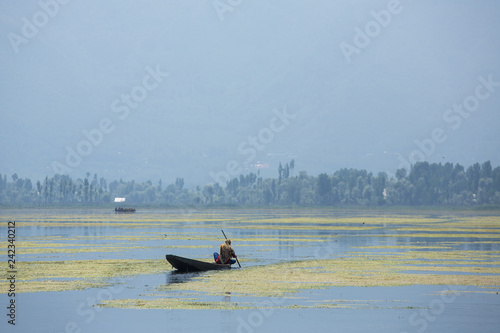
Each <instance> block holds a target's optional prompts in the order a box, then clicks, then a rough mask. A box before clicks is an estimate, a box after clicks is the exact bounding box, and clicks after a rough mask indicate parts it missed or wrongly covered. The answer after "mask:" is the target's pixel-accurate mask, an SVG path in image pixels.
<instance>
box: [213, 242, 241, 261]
mask: <svg viewBox="0 0 500 333" xmlns="http://www.w3.org/2000/svg"><path fill="white" fill-rule="evenodd" d="M232 258H237V257H236V253H234V250H233V248H232V247H231V240H230V239H226V241H225V242H224V243H223V244H221V245H220V255H219V254H217V252H216V253H214V259H215V262H216V263H217V264H226V265H227V264H231V265H232V264H234V263H235V262H236V260H235V259H232Z"/></svg>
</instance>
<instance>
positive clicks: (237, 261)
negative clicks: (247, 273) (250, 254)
mask: <svg viewBox="0 0 500 333" xmlns="http://www.w3.org/2000/svg"><path fill="white" fill-rule="evenodd" d="M220 231H222V234H223V235H224V238H225V239H227V237H226V234H225V233H224V230H222V229H221V230H220ZM236 262H237V263H238V266H240V268H241V265H240V262H239V260H238V257H236Z"/></svg>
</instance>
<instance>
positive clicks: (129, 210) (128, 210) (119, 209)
mask: <svg viewBox="0 0 500 333" xmlns="http://www.w3.org/2000/svg"><path fill="white" fill-rule="evenodd" d="M115 213H135V208H123V207H116V208H115Z"/></svg>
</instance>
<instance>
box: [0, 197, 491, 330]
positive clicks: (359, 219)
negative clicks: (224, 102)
mask: <svg viewBox="0 0 500 333" xmlns="http://www.w3.org/2000/svg"><path fill="white" fill-rule="evenodd" d="M0 214H1V215H0V220H1V229H0V239H1V241H0V244H1V246H2V247H3V248H4V253H5V255H4V256H3V258H4V263H3V264H2V269H3V272H4V274H3V276H6V277H9V276H10V274H11V273H9V272H10V271H11V270H10V269H9V268H8V260H9V258H8V257H7V250H8V245H9V244H12V242H11V243H9V242H8V239H9V238H8V233H9V231H8V229H9V228H8V221H16V224H15V245H16V253H15V259H16V263H15V267H14V269H15V280H16V281H15V289H16V295H15V297H11V296H9V295H8V294H9V292H8V290H9V286H10V282H7V280H8V279H4V281H2V282H1V283H0V286H1V287H2V290H1V293H0V307H1V308H2V309H4V310H3V312H4V314H3V315H2V316H1V317H0V318H2V319H1V322H0V327H1V329H0V330H1V332H57V333H59V332H138V331H141V332H142V331H147V332H165V331H173V332H275V331H290V332H311V331H338V332H360V331H369V332H451V331H453V332H455V331H457V332H498V329H499V327H500V316H499V314H500V295H499V292H500V214H497V213H492V212H445V211H431V212H426V211H422V210H420V211H397V212H384V211H369V210H362V211H349V210H333V209H276V210H271V209H253V210H248V209H228V210H222V209H220V210H203V209H194V208H188V207H186V208H182V209H173V210H147V209H144V210H138V211H137V212H136V213H135V214H115V213H114V212H113V211H111V210H105V209H95V210H64V209H55V210H13V209H12V210H10V209H9V210H1V211H0ZM221 230H224V231H225V233H226V235H227V236H228V237H229V238H231V239H232V240H233V247H234V249H235V251H236V253H237V254H238V258H239V260H240V263H241V265H242V269H232V270H230V271H222V272H204V273H191V274H178V273H177V272H176V271H174V270H172V268H171V266H170V265H169V264H168V263H167V262H166V261H165V255H166V254H176V255H179V256H184V257H189V258H194V259H200V260H206V261H210V260H213V259H211V258H213V257H212V253H213V252H215V251H218V248H219V245H220V244H221V243H222V242H223V241H224V237H223V235H222V233H221ZM234 266H235V267H237V265H234ZM11 300H14V301H15V325H11V324H9V323H8V320H11V319H9V317H8V316H7V314H8V311H10V310H9V309H7V306H9V304H10V303H9V302H11Z"/></svg>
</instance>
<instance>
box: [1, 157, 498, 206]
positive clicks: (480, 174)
mask: <svg viewBox="0 0 500 333" xmlns="http://www.w3.org/2000/svg"><path fill="white" fill-rule="evenodd" d="M294 168H295V161H294V160H292V161H290V162H289V163H285V165H282V164H281V163H280V164H279V167H278V175H277V176H278V177H277V178H262V177H260V174H259V173H253V172H252V173H249V174H246V175H240V176H239V177H234V178H232V179H231V180H230V181H228V182H227V183H226V184H222V185H221V184H219V183H215V184H207V185H205V186H197V187H195V188H193V189H188V188H186V187H185V186H184V179H183V178H177V179H176V180H175V182H173V183H171V184H168V185H166V186H165V185H164V184H163V183H162V181H161V180H160V181H159V182H158V183H156V184H153V183H152V182H151V181H149V180H148V181H146V182H136V181H134V180H129V181H124V180H122V179H120V180H113V181H108V180H106V179H104V178H102V177H101V178H99V177H98V175H97V174H94V175H93V176H91V174H90V173H87V174H86V177H85V178H83V179H81V178H78V179H72V178H71V177H70V176H68V175H60V174H56V175H54V176H53V177H48V176H47V177H45V179H44V180H42V181H40V180H38V181H36V183H34V182H32V181H31V180H30V179H29V178H21V177H19V176H18V175H17V174H13V175H12V176H10V177H7V175H2V174H0V205H3V206H7V205H26V206H40V207H41V206H69V205H85V206H92V205H108V206H109V205H110V204H112V203H113V201H114V198H115V197H125V198H126V205H140V206H148V205H151V206H183V205H186V206H191V205H200V206H202V205H211V206H228V205H234V206H383V205H387V206H474V205H495V206H498V205H500V167H496V168H494V169H493V168H492V166H491V163H490V161H487V162H484V163H482V164H479V163H476V164H474V165H471V166H470V167H468V168H467V169H465V168H464V167H463V166H461V165H460V164H453V163H445V164H441V163H439V164H436V163H432V164H430V163H428V162H418V163H416V164H414V165H412V166H411V168H410V170H409V171H407V170H406V169H399V170H397V171H396V173H395V176H393V177H388V175H387V174H386V173H385V172H379V173H377V174H376V175H374V174H373V173H371V172H368V171H366V170H358V169H352V168H351V169H347V168H344V169H340V170H337V171H335V172H334V173H331V174H327V173H322V174H319V175H318V176H310V175H308V174H307V172H305V171H300V172H299V173H298V174H297V175H295V173H294Z"/></svg>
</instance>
